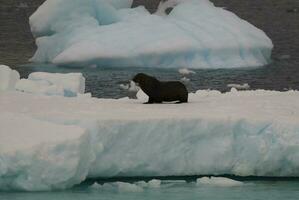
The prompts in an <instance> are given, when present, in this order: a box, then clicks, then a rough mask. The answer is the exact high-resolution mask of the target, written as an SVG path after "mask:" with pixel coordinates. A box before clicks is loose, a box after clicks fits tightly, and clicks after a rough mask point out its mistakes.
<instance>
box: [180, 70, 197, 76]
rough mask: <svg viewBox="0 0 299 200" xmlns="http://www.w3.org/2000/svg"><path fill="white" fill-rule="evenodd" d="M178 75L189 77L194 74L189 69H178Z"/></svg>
mask: <svg viewBox="0 0 299 200" xmlns="http://www.w3.org/2000/svg"><path fill="white" fill-rule="evenodd" d="M179 73H180V74H182V75H184V76H185V75H189V74H196V72H195V71H192V70H190V69H187V68H182V69H179Z"/></svg>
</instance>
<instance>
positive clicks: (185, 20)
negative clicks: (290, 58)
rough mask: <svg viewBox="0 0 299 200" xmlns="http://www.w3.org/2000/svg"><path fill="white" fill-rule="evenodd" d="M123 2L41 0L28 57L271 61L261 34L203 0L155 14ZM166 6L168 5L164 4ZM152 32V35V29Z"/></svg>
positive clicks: (201, 63) (214, 63)
mask: <svg viewBox="0 0 299 200" xmlns="http://www.w3.org/2000/svg"><path fill="white" fill-rule="evenodd" d="M131 3H132V1H130V0H126V1H121V0H110V1H104V0H47V1H45V2H44V3H43V4H42V5H41V6H40V7H39V8H38V10H37V11H36V12H35V13H34V14H33V15H32V16H31V17H30V25H31V30H32V33H33V35H34V36H35V37H36V45H37V47H38V49H37V51H36V53H35V55H34V56H33V57H32V59H31V60H32V61H34V62H50V63H55V64H64V65H73V66H77V65H78V64H79V65H82V64H83V65H87V66H112V67H114V66H118V67H121V66H128V67H131V66H137V67H138V66H139V67H165V68H170V67H175V68H179V67H181V66H187V67H189V68H232V67H248V66H261V65H265V64H267V63H268V62H269V61H270V56H271V51H272V47H273V45H272V42H271V40H270V39H269V38H268V37H267V36H266V34H265V33H264V32H263V31H261V30H259V29H258V28H256V27H254V26H253V25H251V24H249V23H248V22H246V21H244V20H242V19H240V18H239V17H237V16H236V15H234V14H233V13H231V12H229V11H227V10H224V9H222V8H217V7H215V6H214V5H213V4H212V3H211V2H210V1H208V0H185V1H182V0H169V1H167V2H164V3H161V4H160V7H159V9H158V13H161V12H163V9H166V7H168V6H169V5H171V6H174V8H173V10H172V11H171V13H170V14H169V15H167V16H159V15H158V13H156V14H150V13H149V12H148V11H146V10H145V9H144V8H143V7H137V8H129V7H130V4H131ZM168 4H169V5H168ZM153 33H154V34H153Z"/></svg>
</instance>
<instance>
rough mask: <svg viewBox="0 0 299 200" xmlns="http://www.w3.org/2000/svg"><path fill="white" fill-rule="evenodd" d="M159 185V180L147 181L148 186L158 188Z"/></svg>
mask: <svg viewBox="0 0 299 200" xmlns="http://www.w3.org/2000/svg"><path fill="white" fill-rule="evenodd" d="M160 186H161V180H158V179H153V180H150V181H149V182H148V187H150V188H159V187H160Z"/></svg>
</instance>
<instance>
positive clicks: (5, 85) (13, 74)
mask: <svg viewBox="0 0 299 200" xmlns="http://www.w3.org/2000/svg"><path fill="white" fill-rule="evenodd" d="M19 79H20V74H19V72H17V71H16V70H12V69H10V68H9V67H8V66H6V65H0V92H1V91H6V90H14V89H15V84H16V82H17V81H18V80H19Z"/></svg>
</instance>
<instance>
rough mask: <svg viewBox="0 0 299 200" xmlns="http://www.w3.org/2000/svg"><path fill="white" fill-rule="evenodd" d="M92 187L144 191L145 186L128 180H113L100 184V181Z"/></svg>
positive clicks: (120, 190) (121, 190)
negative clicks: (127, 181)
mask: <svg viewBox="0 0 299 200" xmlns="http://www.w3.org/2000/svg"><path fill="white" fill-rule="evenodd" d="M91 188H92V189H101V190H108V191H116V192H142V191H143V188H142V187H140V186H138V185H136V184H132V183H126V182H113V183H104V184H103V185H100V184H98V183H94V184H93V185H92V186H91Z"/></svg>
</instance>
